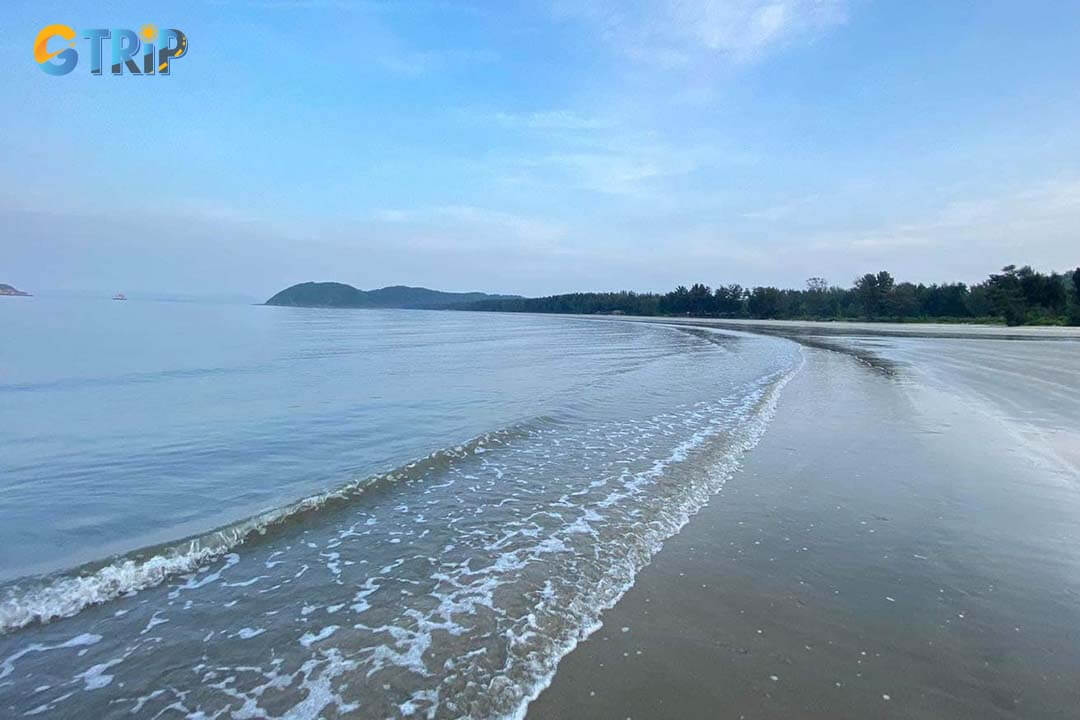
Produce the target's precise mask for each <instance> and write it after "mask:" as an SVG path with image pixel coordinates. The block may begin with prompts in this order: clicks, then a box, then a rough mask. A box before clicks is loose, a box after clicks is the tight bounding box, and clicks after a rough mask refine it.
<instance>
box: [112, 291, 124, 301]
mask: <svg viewBox="0 0 1080 720" xmlns="http://www.w3.org/2000/svg"><path fill="white" fill-rule="evenodd" d="M112 299H113V300H127V295H125V294H124V293H122V292H118V293H116V294H115V295H113V296H112Z"/></svg>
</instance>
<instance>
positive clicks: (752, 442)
mask: <svg viewBox="0 0 1080 720" xmlns="http://www.w3.org/2000/svg"><path fill="white" fill-rule="evenodd" d="M799 355H800V359H799V364H798V365H796V366H795V367H794V368H792V369H791V370H790V371H789V372H787V373H786V374H785V375H784V376H783V377H781V378H780V379H779V380H777V381H776V383H774V384H773V385H772V387H771V388H770V389H769V391H768V393H767V395H766V397H765V398H764V401H763V404H762V407H761V411H760V413H759V414H758V415H757V417H756V418H755V422H754V424H753V426H752V428H751V429H750V432H749V433H748V434H747V437H746V438H745V439H744V440H743V442H742V443H740V446H739V450H741V451H742V453H741V454H740V455H739V456H738V457H736V458H734V459H733V462H732V463H731V464H730V465H727V466H725V467H724V468H723V469H722V470H721V475H720V477H719V478H718V479H717V480H718V482H717V485H716V492H718V491H719V489H720V488H721V487H722V486H723V485H724V484H725V483H726V482H727V480H729V479H730V478H731V477H732V475H734V474H735V472H736V471H737V470H738V469H739V467H740V466H741V463H740V462H739V457H741V455H744V454H745V453H747V452H749V451H750V450H753V449H754V448H755V447H756V446H757V444H758V443H759V442H760V441H761V438H762V437H763V436H764V435H765V430H766V429H767V428H768V426H769V424H770V422H771V421H772V419H773V416H774V415H775V414H776V405H777V403H778V402H779V400H780V393H781V391H782V390H783V389H784V386H786V385H787V384H788V382H790V381H791V379H792V378H794V377H795V376H796V375H797V374H798V373H799V372H800V371H801V370H802V369H803V367H805V365H806V353H805V351H803V349H802V346H801V345H800V348H799ZM713 494H715V492H714V493H713ZM707 501H708V498H702V499H701V500H700V501H698V502H696V503H694V504H692V505H691V506H690V507H686V508H684V509H683V510H682V512H681V514H680V516H679V518H678V521H677V522H676V523H674V524H673V525H671V526H670V528H669V531H668V532H667V533H666V534H664V535H662V536H657V537H656V538H655V539H654V541H653V543H652V545H651V547H650V548H649V549H648V552H647V553H646V556H645V557H644V558H643V559H642V562H641V563H640V564H639V566H638V567H637V568H636V569H635V570H634V571H633V572H632V573H631V575H630V577H629V578H628V579H627V580H626V582H624V583H623V585H622V586H621V587H620V588H619V589H618V590H617V591H616V592H615V593H614V594H613V595H612V596H611V597H610V599H608V600H606V601H605V602H602V603H600V604H599V605H598V606H597V608H596V614H595V617H594V619H593V621H592V622H590V623H587V624H585V625H584V626H583V627H582V628H581V630H580V631H579V632H578V634H577V635H576V636H575V637H573V638H571V639H570V640H569V641H567V642H565V643H563V644H562V645H561V646H560V647H559V648H557V649H556V650H555V652H554V653H553V654H552V657H551V659H550V662H549V663H548V668H547V672H546V673H545V674H544V675H542V676H541V677H540V678H538V679H537V680H536V681H535V682H534V683H533V684H532V686H531V687H529V689H528V690H527V691H526V692H525V694H524V696H523V697H522V700H521V702H520V703H519V704H518V706H517V707H516V708H515V709H514V710H513V711H511V712H509V713H507V714H505V715H503V716H501V718H500V720H525V716H526V714H527V713H528V711H529V705H530V703H532V701H533V700H535V699H536V698H538V697H540V693H542V692H543V691H544V690H546V689H547V688H548V687H550V686H551V682H552V681H553V680H554V679H555V673H556V672H557V670H558V665H559V662H560V661H561V660H562V659H563V658H564V657H566V656H567V655H569V654H570V653H571V652H573V651H574V649H575V648H576V647H577V646H578V645H579V644H580V643H581V642H583V641H585V640H586V639H588V638H589V636H590V635H592V634H593V633H595V632H596V631H597V630H599V629H600V628H602V627H603V626H604V623H603V620H601V616H602V615H603V613H604V612H606V611H608V610H610V609H611V608H613V607H615V605H616V603H618V602H619V600H621V599H622V597H623V595H625V594H626V593H627V592H628V591H629V590H630V588H632V587H633V586H634V581H635V580H636V579H637V575H638V573H639V572H641V570H642V569H643V568H644V567H645V566H647V565H648V564H649V563H650V562H651V561H652V558H653V557H655V555H656V553H658V552H659V551H660V550H661V549H662V548H663V546H664V542H665V541H666V540H668V539H670V538H672V537H674V536H675V535H677V534H679V532H680V531H681V530H682V529H683V528H684V527H686V524H687V523H688V522H690V518H692V517H693V516H694V515H696V514H697V513H698V512H699V511H700V510H701V508H702V507H704V506H705V503H706V502H707Z"/></svg>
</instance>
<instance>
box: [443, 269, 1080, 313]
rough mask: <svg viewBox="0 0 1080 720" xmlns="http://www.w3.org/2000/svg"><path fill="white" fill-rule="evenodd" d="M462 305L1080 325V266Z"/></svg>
mask: <svg viewBox="0 0 1080 720" xmlns="http://www.w3.org/2000/svg"><path fill="white" fill-rule="evenodd" d="M462 309H467V310H491V311H500V312H538V313H572V314H584V315H592V314H615V315H623V314H625V315H682V316H691V317H715V318H760V319H779V320H878V321H888V322H913V321H919V320H935V321H952V322H976V321H983V322H1005V323H1007V324H1009V325H1064V324H1070V325H1080V268H1077V269H1076V270H1074V271H1072V272H1067V273H1057V272H1051V273H1049V274H1045V273H1041V272H1038V271H1036V270H1033V269H1032V268H1031V267H1030V266H1028V265H1025V266H1023V267H1019V268H1018V267H1016V266H1015V265H1007V266H1005V267H1004V268H1002V269H1001V271H1000V272H998V273H994V274H991V275H990V277H989V278H987V279H986V280H984V281H983V282H981V283H977V284H974V285H970V286H968V285H966V284H964V283H944V284H941V285H938V284H933V285H924V284H922V283H919V284H915V283H910V282H900V283H898V282H896V281H895V279H894V278H893V276H892V275H891V274H890V273H889V272H888V271H886V270H882V271H881V272H878V273H867V274H865V275H863V276H861V277H859V278H856V279H855V281H854V283H853V284H852V286H851V287H848V288H842V287H839V286H837V285H830V284H829V283H828V282H827V281H826V280H825V279H824V278H820V277H813V278H810V279H809V280H807V281H806V287H805V288H804V289H801V290H796V289H784V288H776V287H754V288H744V287H742V286H741V285H721V286H718V287H716V288H710V287H709V286H708V285H706V284H704V283H695V284H694V285H691V286H690V287H686V286H685V285H680V286H679V287H677V288H675V289H674V290H672V291H671V292H668V293H636V292H632V291H622V292H605V293H595V292H590V293H570V294H567V295H550V296H548V297H538V298H513V299H505V300H485V301H481V302H476V303H471V304H469V305H467V306H464V307H463V308H462Z"/></svg>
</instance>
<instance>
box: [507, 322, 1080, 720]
mask: <svg viewBox="0 0 1080 720" xmlns="http://www.w3.org/2000/svg"><path fill="white" fill-rule="evenodd" d="M932 342H937V343H940V342H942V341H941V340H934V341H932ZM969 342H980V341H969ZM1052 344H1053V345H1054V346H1055V348H1054V352H1057V353H1068V352H1069V351H1070V350H1071V349H1072V348H1073V347H1074V346H1073V344H1072V343H1052ZM1025 345H1027V343H1025ZM1031 345H1036V344H1035V343H1031ZM1037 345H1046V343H1038V344H1037ZM986 349H987V350H989V348H988V347H987V348H986ZM1006 349H1007V350H1013V346H1011V345H1010V346H1008V348H1006ZM1019 349H1020V348H1019V346H1017V348H1016V350H1017V351H1019ZM1029 349H1030V348H1029ZM924 350H925V351H926V352H929V353H931V354H938V355H942V356H948V355H949V348H944V349H942V348H933V347H930V348H924ZM982 351H983V348H982V347H980V346H975V347H967V348H965V352H971V353H974V357H975V358H978V357H979V353H980V352H982ZM1025 351H1026V350H1025ZM874 352H875V354H876V356H877V357H879V358H880V359H882V360H885V361H886V362H885V363H882V364H879V365H878V366H876V367H875V366H872V365H868V364H866V363H865V362H860V361H859V358H856V357H854V356H852V355H848V354H844V353H838V352H832V351H829V350H824V349H819V348H814V347H805V348H804V353H805V355H806V365H805V367H804V369H803V371H802V372H800V373H799V374H798V375H797V376H796V377H795V379H793V380H792V381H791V382H790V384H789V385H788V386H787V388H786V389H785V391H784V393H783V396H782V397H781V400H780V403H779V407H778V410H777V413H776V417H775V419H774V420H773V423H772V425H771V426H770V428H769V430H768V432H767V433H766V434H765V437H764V439H763V440H762V441H761V443H760V445H759V446H758V447H757V448H756V449H754V450H753V451H752V452H751V453H750V454H749V455H748V457H747V459H746V461H745V463H744V465H743V467H742V469H741V471H739V472H737V473H736V474H735V475H734V477H733V478H732V479H731V480H729V481H728V483H727V485H726V486H725V487H724V489H723V490H722V491H721V492H720V493H719V495H717V496H716V497H715V498H714V499H713V500H712V501H711V502H710V503H709V504H708V505H707V506H706V507H705V508H704V509H703V510H702V511H701V512H700V513H699V514H698V515H697V516H695V517H694V518H693V519H691V521H690V523H689V524H688V525H687V526H686V528H684V529H683V531H682V532H681V533H680V534H678V535H676V536H674V537H672V538H671V539H669V540H668V541H667V542H666V543H665V545H664V548H663V550H662V551H661V552H660V553H659V554H658V555H657V556H656V557H655V558H654V559H653V562H652V563H651V564H650V565H649V566H648V567H646V568H645V569H644V570H643V571H642V572H641V573H640V574H639V576H638V578H637V580H636V583H635V585H634V587H633V588H632V589H630V590H629V591H628V592H627V594H626V595H625V596H624V597H623V598H622V599H621V601H620V602H619V603H618V604H617V605H616V606H615V607H614V608H613V609H611V610H609V611H608V612H606V613H605V614H604V616H603V627H602V628H601V629H600V630H598V631H597V632H596V633H595V634H593V635H592V636H590V637H589V638H588V639H587V640H585V641H584V642H582V643H581V644H580V645H579V646H578V647H577V648H576V650H574V651H573V652H572V653H571V654H569V655H568V656H567V657H565V658H564V659H563V660H562V662H561V664H560V666H559V670H558V673H557V674H556V676H555V678H554V681H553V682H552V684H551V686H550V687H549V688H548V689H546V690H545V691H544V692H542V693H541V694H540V696H539V698H537V699H536V700H535V701H534V702H533V703H532V705H531V706H530V708H529V712H528V717H529V718H535V719H536V720H546V719H561V718H566V719H570V718H583V717H589V718H618V719H619V720H622V719H623V718H635V719H636V720H641V719H642V718H746V719H750V718H794V717H802V718H869V717H890V718H891V717H895V718H1065V717H1075V715H1072V713H1073V712H1074V711H1075V708H1077V707H1080V683H1078V682H1077V678H1078V677H1080V542H1078V541H1080V497H1078V493H1077V484H1076V481H1077V477H1076V474H1075V468H1074V467H1073V466H1072V465H1070V464H1069V462H1068V459H1069V458H1068V457H1065V458H1064V459H1063V456H1061V455H1057V454H1055V453H1054V447H1055V445H1057V446H1059V447H1060V446H1061V445H1062V444H1063V442H1064V443H1068V442H1070V441H1071V438H1073V437H1074V436H1073V435H1071V434H1070V431H1069V429H1068V428H1067V427H1065V423H1066V422H1067V421H1068V420H1069V419H1070V418H1071V415H1072V414H1074V413H1075V412H1076V403H1075V397H1074V393H1073V391H1071V390H1070V389H1069V386H1068V384H1067V383H1065V384H1062V383H1060V382H1056V381H1055V380H1053V379H1048V378H1049V375H1050V374H1051V373H1052V372H1056V371H1061V372H1062V373H1064V377H1066V378H1067V376H1068V373H1070V372H1072V370H1070V366H1068V365H1066V366H1065V367H1063V368H1054V367H1049V365H1050V363H1046V365H1047V366H1048V367H1047V368H1046V370H1045V372H1044V373H1043V374H1040V373H1038V372H1032V373H1027V377H1026V378H1025V373H1024V372H1023V370H1022V368H1017V367H1015V363H1014V362H1013V360H1012V359H1011V358H1006V359H1007V360H1008V363H1006V361H1005V360H1002V361H1001V363H1000V364H1001V366H1002V367H1005V366H1006V365H1008V366H1009V367H1010V368H1011V369H1010V370H1009V372H1010V373H1011V374H1012V375H1015V376H1016V377H1009V378H1006V377H1005V375H1004V374H1002V375H1001V376H999V377H996V378H991V380H992V381H993V382H998V383H1001V386H1002V387H1003V388H1004V386H1005V384H1006V383H1009V384H1012V385H1014V386H1015V387H1014V388H1013V390H1014V391H1015V394H1016V395H1017V396H1019V395H1020V394H1021V391H1025V390H1026V391H1030V393H1031V396H1030V397H1029V402H1028V407H1027V408H1021V409H1016V408H1014V411H1011V412H1010V411H1008V410H1007V409H1006V410H1002V409H1001V408H1000V407H996V406H994V405H993V403H992V402H989V401H984V400H985V399H983V398H978V397H977V393H974V392H970V393H969V392H967V390H966V389H965V388H963V387H960V386H959V385H957V386H956V388H955V390H956V391H955V392H953V391H951V390H948V389H947V388H948V385H947V384H935V383H933V382H931V381H929V380H928V377H929V376H927V375H924V374H919V373H917V372H915V371H914V369H913V368H911V367H910V366H908V367H905V366H904V364H903V362H902V361H900V362H899V364H898V366H897V367H896V368H895V369H892V370H890V361H889V358H890V355H891V356H893V357H904V356H905V353H909V354H910V349H906V348H904V347H883V348H878V349H877V350H875V351H874ZM1033 352H1035V353H1036V354H1035V355H1034V356H1033V357H1034V358H1040V357H1042V356H1041V355H1039V354H1038V353H1040V352H1042V351H1040V350H1038V348H1035V350H1034V351H1033ZM1072 354H1075V353H1072ZM1061 357H1062V358H1066V357H1067V356H1066V355H1062V356H1061ZM1063 362H1064V360H1063ZM1001 372H1002V373H1004V372H1005V371H1004V370H1002V371H1001ZM1025 383H1026V384H1025ZM1055 385H1058V386H1059V387H1054V386H1055ZM1044 404H1045V406H1046V407H1047V408H1051V410H1052V409H1053V408H1057V411H1056V412H1057V414H1055V411H1051V410H1047V411H1046V412H1040V408H1041V407H1042V406H1043V405H1044ZM1010 407H1011V406H1010ZM1048 418H1049V419H1048ZM1063 418H1064V419H1063ZM1055 422H1056V423H1057V425H1055V424H1054V423H1055ZM1040 423H1042V424H1043V426H1045V427H1048V428H1050V429H1049V430H1046V431H1045V432H1034V431H1033V430H1032V428H1036V427H1039V424H1040ZM1063 438H1064V440H1063Z"/></svg>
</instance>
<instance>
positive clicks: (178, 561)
mask: <svg viewBox="0 0 1080 720" xmlns="http://www.w3.org/2000/svg"><path fill="white" fill-rule="evenodd" d="M540 420H541V421H542V420H543V418H541V419H540ZM527 433H528V427H527V426H525V425H520V426H514V427H511V428H507V429H503V430H497V431H494V432H488V433H484V434H482V435H478V436H477V437H475V438H473V439H471V440H469V441H468V442H466V443H463V444H461V445H457V446H455V447H452V448H448V449H442V450H436V451H435V452H433V453H431V454H430V455H428V456H427V457H424V458H422V459H420V460H415V461H413V462H410V463H407V464H405V465H402V466H400V467H398V468H396V469H394V470H391V471H390V472H386V473H382V474H378V475H374V476H370V477H366V478H364V479H361V480H355V481H353V482H350V483H347V484H346V485H344V486H342V487H339V488H337V489H335V490H330V491H328V492H325V493H321V494H319V495H312V496H310V497H306V498H304V499H302V500H298V501H296V502H293V503H290V504H288V505H285V506H283V507H280V508H276V509H274V510H270V511H267V512H264V513H261V514H259V515H255V516H254V517H251V518H248V519H246V520H242V521H240V522H238V523H235V524H232V525H227V526H225V527H222V528H218V529H216V530H212V531H210V532H208V533H204V534H202V535H199V536H196V537H192V538H187V539H185V540H182V541H180V542H176V543H169V544H164V545H156V546H153V547H149V548H144V549H142V550H138V551H135V552H133V553H129V554H127V555H125V556H123V557H120V558H117V559H114V560H107V561H104V562H100V561H99V562H97V563H90V564H88V565H83V566H81V567H78V568H75V569H74V570H71V571H67V572H62V573H59V574H54V575H50V576H47V577H45V578H40V579H32V580H30V581H21V582H20V581H16V582H15V583H13V584H10V585H8V586H7V587H6V588H5V589H4V592H5V594H6V597H4V598H3V600H2V601H0V634H3V633H8V632H12V631H14V630H18V629H20V628H23V627H26V626H28V625H32V624H34V623H48V622H51V621H52V620H57V619H59V618H64V617H71V616H72V615H76V614H78V613H79V612H81V611H82V610H84V609H86V608H88V607H90V606H92V605H100V604H102V603H106V602H109V601H110V600H114V599H116V598H118V597H120V596H121V595H130V594H132V593H136V592H138V591H140V590H145V589H147V588H150V587H154V586H156V585H160V584H161V583H163V582H165V581H166V580H167V579H169V578H171V577H175V576H177V575H183V574H186V573H192V572H195V571H197V570H199V569H200V568H202V567H204V566H205V565H207V564H209V563H212V562H214V561H216V560H218V559H220V558H222V557H224V556H225V555H227V554H228V553H229V552H230V551H232V550H233V549H235V548H236V547H238V546H240V545H242V544H244V543H246V542H249V541H251V540H254V539H255V538H259V537H262V536H265V535H267V534H269V533H272V532H273V531H275V530H279V529H282V528H284V527H287V526H288V524H289V523H291V522H292V521H294V520H297V519H299V518H300V517H303V516H306V515H309V514H311V513H314V512H319V511H322V510H329V509H332V508H335V507H341V506H344V505H347V504H348V503H350V502H352V501H353V500H355V499H356V498H357V497H360V496H361V495H363V494H364V493H367V492H371V491H372V490H375V489H377V488H379V487H382V486H384V485H388V484H392V483H396V482H399V481H403V480H409V479H413V478H418V477H421V476H423V475H424V474H426V473H429V472H432V471H437V470H439V469H442V468H445V467H449V466H450V465H452V464H453V463H454V461H455V460H457V459H459V458H465V457H468V456H469V455H473V454H476V453H477V452H483V451H484V450H485V449H488V448H489V447H491V446H499V445H505V444H507V443H509V442H510V441H511V440H512V439H514V438H515V437H521V436H522V435H524V434H527ZM24 585H27V586H28V587H24Z"/></svg>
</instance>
